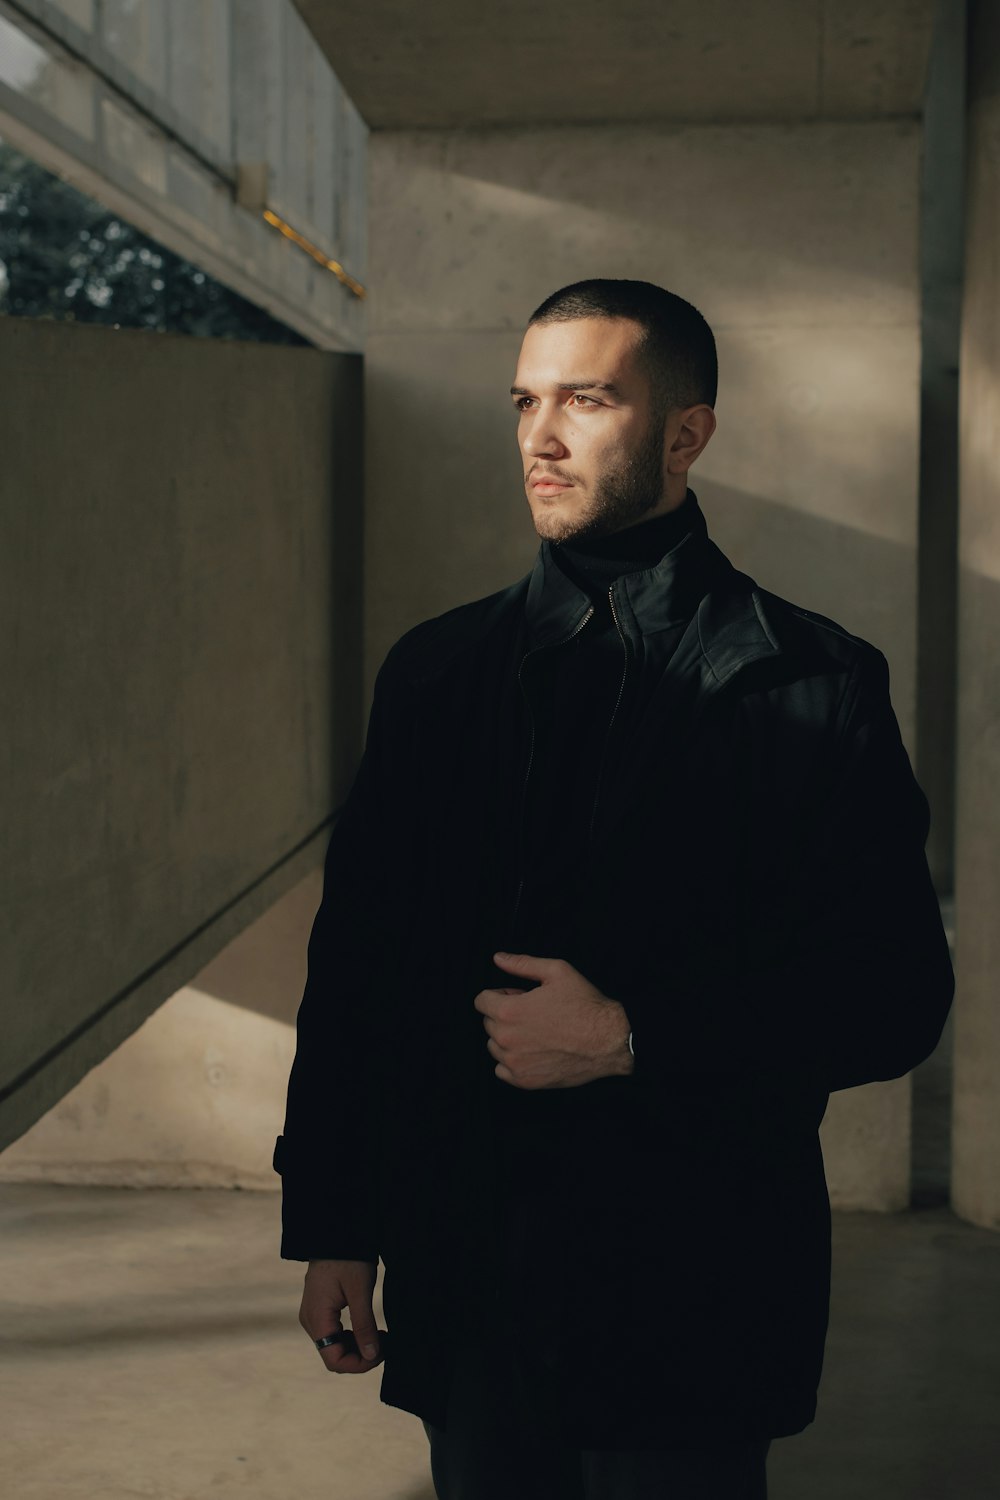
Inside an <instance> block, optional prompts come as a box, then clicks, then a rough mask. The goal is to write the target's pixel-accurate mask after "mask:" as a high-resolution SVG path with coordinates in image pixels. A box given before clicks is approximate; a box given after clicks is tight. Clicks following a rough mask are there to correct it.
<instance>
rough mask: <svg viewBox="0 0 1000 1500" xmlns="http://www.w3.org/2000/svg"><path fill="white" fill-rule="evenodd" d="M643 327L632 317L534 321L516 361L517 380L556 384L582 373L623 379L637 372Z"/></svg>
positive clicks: (577, 376)
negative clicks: (551, 321) (553, 321)
mask: <svg viewBox="0 0 1000 1500" xmlns="http://www.w3.org/2000/svg"><path fill="white" fill-rule="evenodd" d="M641 337H642V328H641V327H640V325H639V324H638V323H634V322H633V321H632V320H631V318H570V319H568V320H567V321H566V322H563V323H559V322H555V323H533V324H531V326H530V327H529V328H528V330H527V332H526V333H525V335H524V340H523V342H522V344H521V353H520V356H519V358H518V361H517V373H518V379H519V381H520V382H521V383H522V384H523V383H524V381H525V380H528V379H530V380H534V381H535V382H536V383H542V384H545V383H548V384H557V383H558V382H559V381H561V380H574V379H578V378H580V377H581V376H588V377H589V376H593V377H594V378H595V379H596V378H600V379H602V380H604V379H607V380H612V379H615V378H616V377H617V378H618V383H619V384H620V383H621V382H622V381H623V380H627V379H628V377H629V376H630V375H632V374H634V373H635V372H636V359H635V349H636V345H637V344H638V343H639V340H640V338H641Z"/></svg>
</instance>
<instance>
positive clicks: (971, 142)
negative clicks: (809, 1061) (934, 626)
mask: <svg viewBox="0 0 1000 1500" xmlns="http://www.w3.org/2000/svg"><path fill="white" fill-rule="evenodd" d="M968 62H969V113H968V127H969V133H968V142H967V151H968V158H967V159H968V169H967V170H968V176H967V187H968V198H967V209H966V249H965V301H964V308H963V325H962V349H961V366H960V391H961V396H960V403H959V472H960V499H959V545H958V551H959V615H958V733H957V756H956V761H957V795H956V841H955V864H956V870H955V927H956V952H955V971H956V979H957V989H956V997H955V1022H954V1025H955V1063H954V1096H953V1110H952V1190H951V1191H952V1199H951V1201H952V1207H953V1208H954V1210H955V1212H956V1213H957V1214H959V1215H961V1217H962V1218H964V1219H969V1220H970V1221H971V1222H972V1223H974V1224H982V1225H985V1226H987V1227H989V1228H993V1229H1000V1090H998V1088H997V1078H998V1076H1000V1005H998V1003H997V1002H998V999H1000V995H998V990H1000V924H998V922H997V913H998V911H1000V853H998V851H1000V797H998V795H997V787H998V785H1000V3H998V0H974V3H972V4H971V6H970V10H969V53H968Z"/></svg>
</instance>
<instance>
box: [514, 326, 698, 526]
mask: <svg viewBox="0 0 1000 1500" xmlns="http://www.w3.org/2000/svg"><path fill="white" fill-rule="evenodd" d="M641 337H642V329H641V327H640V326H639V324H638V323H634V322H632V320H631V319H630V318H603V317H599V318H596V317H595V318H573V319H571V320H570V321H568V322H565V323H535V324H532V325H531V327H529V329H528V331H527V333H526V334H525V335H524V342H523V343H522V345H521V355H520V358H519V359H518V362H517V373H516V375H515V377H514V384H513V386H512V387H511V397H512V400H513V402H514V407H515V409H516V410H517V412H518V413H519V416H518V428H517V440H518V444H519V446H520V449H521V458H522V461H523V465H524V486H525V491H526V493H527V496H528V504H529V506H530V507H531V515H532V520H533V521H534V523H535V530H536V531H537V533H538V535H539V536H540V537H547V538H548V539H549V540H550V541H553V542H563V541H569V540H570V539H571V538H578V539H579V538H583V537H586V536H590V537H597V536H607V535H609V534H610V533H611V532H615V531H621V530H622V529H624V528H625V527H627V526H632V525H635V524H636V522H638V521H640V520H645V519H648V518H649V517H651V516H652V515H653V514H660V513H662V512H663V511H665V510H670V509H673V508H674V506H675V505H677V504H680V502H681V500H683V498H684V495H685V493H686V489H687V486H686V481H685V480H684V477H683V475H681V476H680V485H681V487H680V491H679V494H678V491H677V485H676V484H675V485H674V488H673V493H670V492H669V491H668V485H667V475H666V472H665V468H664V449H665V419H664V417H663V416H660V417H659V418H658V419H657V417H656V414H655V413H654V411H653V395H652V389H651V386H650V380H649V376H648V374H647V373H646V370H645V368H644V367H643V365H642V364H641V362H640V360H639V359H638V357H637V355H636V346H637V344H638V342H639V340H640V338H641ZM676 477H677V476H675V480H676Z"/></svg>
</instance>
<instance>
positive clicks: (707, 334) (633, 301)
mask: <svg viewBox="0 0 1000 1500" xmlns="http://www.w3.org/2000/svg"><path fill="white" fill-rule="evenodd" d="M571 318H631V319H632V321H633V322H635V323H639V324H640V325H641V326H642V328H643V329H644V333H643V337H642V339H641V340H640V343H639V346H638V348H639V353H640V355H641V356H642V358H643V361H644V363H645V365H646V368H647V370H648V371H649V374H650V377H651V379H652V383H653V395H654V400H655V402H656V404H657V407H658V410H659V412H660V413H661V414H662V415H666V413H667V412H668V411H676V410H678V409H681V408H683V407H687V406H699V405H701V404H704V405H706V406H711V407H714V406H715V398H716V395H717V393H718V384H719V365H718V358H717V356H716V352H715V338H714V337H713V334H712V330H711V328H709V326H708V324H707V323H706V321H705V319H704V318H703V317H702V315H701V313H700V312H699V311H698V309H697V308H696V307H693V306H692V305H691V303H690V302H685V300H684V298H683V297H678V296H676V295H675V293H673V292H668V291H666V290H665V289H664V288H663V287H662V286H654V284H653V283H652V282H651V281H616V280H613V279H609V278H607V277H594V278H593V279H592V280H590V281H574V282H573V283H572V285H571V286H564V287H561V288H560V289H559V291H558V292H553V293H552V295H551V297H546V299H545V301H544V302H542V303H541V304H540V305H539V306H538V307H536V308H535V311H534V312H533V313H532V314H531V317H530V318H529V319H528V327H529V328H530V327H531V325H532V323H563V322H568V321H569V320H570V319H571Z"/></svg>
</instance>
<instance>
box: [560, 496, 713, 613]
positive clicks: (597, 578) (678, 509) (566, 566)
mask: <svg viewBox="0 0 1000 1500" xmlns="http://www.w3.org/2000/svg"><path fill="white" fill-rule="evenodd" d="M696 506H697V500H696V498H695V494H694V491H693V490H690V489H688V490H686V491H685V493H684V499H683V500H682V501H681V503H680V505H677V506H675V507H674V509H673V510H668V511H666V512H665V513H664V514H663V515H659V516H654V517H653V518H652V520H649V521H639V522H638V523H637V524H636V525H635V526H627V527H626V528H625V529H624V530H623V531H614V532H612V533H611V534H610V536H599V537H583V538H581V539H580V540H578V541H577V540H574V539H573V538H570V540H569V541H566V542H553V544H552V556H553V557H554V558H555V560H556V562H557V563H558V564H559V567H560V568H561V569H562V571H563V572H564V573H565V574H566V575H567V577H568V578H571V579H572V580H573V582H574V583H575V584H576V585H577V586H578V587H579V588H582V589H583V590H584V591H585V593H588V594H589V595H590V596H591V598H592V599H593V598H595V596H597V595H600V596H602V597H604V598H606V597H607V593H608V589H609V588H610V587H611V585H612V583H614V581H615V579H616V578H620V577H621V576H622V575H623V574H624V573H636V572H639V571H640V570H641V569H643V568H652V567H655V566H656V564H657V563H658V562H659V561H660V559H661V558H662V557H663V555H664V553H666V552H669V551H670V549H671V548H672V547H676V545H677V543H678V542H679V541H680V540H681V538H682V537H683V536H685V535H686V533H687V532H688V531H689V530H690V528H691V517H692V513H693V512H694V510H695V508H696Z"/></svg>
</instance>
